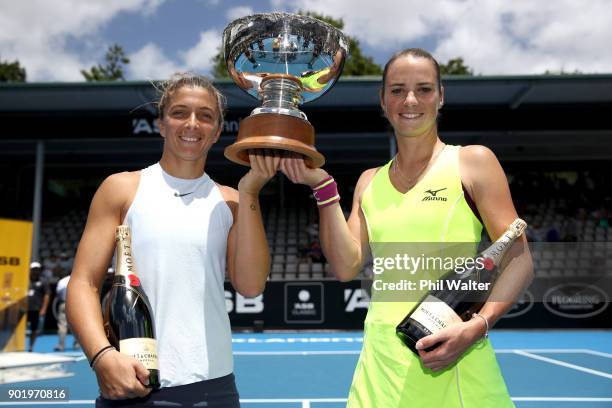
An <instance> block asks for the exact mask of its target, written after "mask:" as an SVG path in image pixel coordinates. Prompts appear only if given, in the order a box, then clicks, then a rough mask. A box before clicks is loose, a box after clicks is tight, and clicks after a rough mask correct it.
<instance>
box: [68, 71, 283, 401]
mask: <svg viewBox="0 0 612 408" xmlns="http://www.w3.org/2000/svg"><path fill="white" fill-rule="evenodd" d="M223 108H224V98H223V96H222V95H221V94H220V93H219V92H218V91H217V89H215V88H214V87H213V85H212V84H211V82H210V81H209V80H208V79H206V78H204V77H201V76H197V75H195V74H177V75H175V76H174V77H173V78H172V79H171V80H169V81H167V82H166V83H165V86H164V92H163V95H162V97H161V99H160V101H159V122H158V124H159V129H160V134H161V135H162V137H163V138H164V148H163V153H162V157H161V160H160V161H159V162H158V163H155V164H153V165H151V166H149V167H147V168H146V169H143V170H141V171H136V172H124V173H118V174H113V175H111V176H110V177H108V178H107V179H106V180H105V181H104V182H103V183H102V185H101V186H100V188H99V189H98V191H97V192H96V194H95V196H94V198H93V201H92V204H91V208H90V212H89V216H88V220H87V225H86V227H85V230H84V232H83V237H82V238H81V242H80V244H79V248H78V251H77V254H76V258H75V263H74V269H73V273H72V278H71V280H70V283H69V287H68V296H67V311H68V319H69V321H70V324H71V326H72V328H73V329H74V332H75V334H76V336H77V337H78V339H79V342H80V343H81V344H82V346H83V350H84V352H85V354H86V355H87V357H88V358H89V359H90V361H91V359H92V358H93V357H94V356H95V355H96V354H97V353H98V352H99V351H100V350H102V349H104V348H105V347H107V346H109V341H108V340H107V338H106V336H105V333H104V330H103V327H102V316H101V313H100V302H99V291H100V286H101V283H102V281H103V279H104V275H105V272H106V269H107V266H108V264H109V263H110V260H111V258H112V255H113V250H114V233H115V227H116V226H117V225H119V224H127V225H129V226H130V227H131V229H132V235H133V239H132V248H133V256H134V261H135V263H136V264H137V265H138V271H139V277H140V279H141V283H142V286H143V288H144V290H145V292H146V293H147V294H148V297H149V300H150V303H151V306H152V309H153V315H154V319H155V325H156V330H157V341H158V358H159V367H160V375H161V385H162V386H161V388H160V389H159V390H158V391H155V392H153V393H150V389H149V388H147V387H146V385H147V384H146V382H147V378H148V370H146V369H145V368H144V366H142V364H141V363H140V362H138V361H137V360H135V359H133V358H131V357H129V356H126V355H124V354H121V353H119V352H117V351H115V350H111V351H110V352H105V353H104V354H101V357H100V358H98V359H96V361H95V362H94V363H95V364H94V366H93V368H94V371H95V373H96V376H97V378H98V384H99V386H100V391H101V394H102V395H101V397H100V398H98V400H97V401H96V405H97V406H118V405H117V404H119V406H120V405H121V404H122V402H121V401H110V400H123V401H124V403H126V404H133V403H139V404H142V405H145V406H146V405H151V406H152V405H154V404H155V401H166V402H177V403H180V404H185V403H188V404H190V405H191V404H200V405H202V404H204V403H205V404H204V405H206V406H208V407H236V406H238V405H239V402H238V393H237V391H236V387H235V382H234V377H233V374H232V371H233V361H232V350H231V331H230V324H229V318H228V315H227V312H226V309H225V296H224V289H223V282H224V280H225V273H226V271H227V275H228V277H229V279H230V281H231V283H232V285H233V286H234V288H235V289H236V290H237V291H238V292H239V293H240V294H242V295H243V296H246V297H254V296H257V295H258V294H260V293H261V292H262V291H263V289H264V286H265V282H266V279H267V276H268V272H269V266H270V254H269V251H268V246H267V241H266V237H265V231H264V227H263V222H262V218H261V212H260V208H259V201H258V195H259V191H260V190H261V188H262V187H263V186H264V184H265V183H266V182H267V181H268V180H269V179H270V178H272V177H273V176H274V175H275V174H276V172H277V170H278V168H279V163H280V159H281V158H280V156H279V155H277V154H276V153H274V152H263V151H260V152H249V153H250V161H251V169H250V170H249V171H248V173H247V174H246V175H245V176H244V177H243V178H242V179H241V180H240V183H239V185H238V190H235V189H233V188H230V187H227V186H222V185H218V184H216V183H215V182H214V181H213V180H212V179H211V178H210V177H209V176H208V174H206V172H205V171H204V167H205V164H206V157H207V154H208V151H209V150H210V148H211V146H212V145H213V144H214V143H215V142H216V141H217V140H218V139H219V135H220V133H221V128H222V124H223Z"/></svg>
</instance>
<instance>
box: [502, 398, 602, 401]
mask: <svg viewBox="0 0 612 408" xmlns="http://www.w3.org/2000/svg"><path fill="white" fill-rule="evenodd" d="M512 401H531V402H610V401H612V398H598V397H512Z"/></svg>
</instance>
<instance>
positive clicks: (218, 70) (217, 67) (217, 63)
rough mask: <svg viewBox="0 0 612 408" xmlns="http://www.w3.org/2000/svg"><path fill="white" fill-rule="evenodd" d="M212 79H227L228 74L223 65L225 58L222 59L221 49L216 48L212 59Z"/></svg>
mask: <svg viewBox="0 0 612 408" xmlns="http://www.w3.org/2000/svg"><path fill="white" fill-rule="evenodd" d="M212 60H213V64H214V65H213V70H212V75H213V77H215V78H217V79H219V78H229V72H227V66H226V65H225V58H223V51H222V50H221V47H219V48H218V51H217V54H216V55H215V56H214V57H213V59H212Z"/></svg>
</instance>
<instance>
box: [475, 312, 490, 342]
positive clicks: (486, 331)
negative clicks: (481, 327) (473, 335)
mask: <svg viewBox="0 0 612 408" xmlns="http://www.w3.org/2000/svg"><path fill="white" fill-rule="evenodd" d="M476 316H478V317H480V318H481V319H482V320H483V321H484V323H485V334H484V335H483V336H482V338H481V339H480V340H484V339H486V338H488V337H489V321H488V320H487V318H486V317H484V316H483V315H481V314H479V313H472V319H473V318H474V317H476Z"/></svg>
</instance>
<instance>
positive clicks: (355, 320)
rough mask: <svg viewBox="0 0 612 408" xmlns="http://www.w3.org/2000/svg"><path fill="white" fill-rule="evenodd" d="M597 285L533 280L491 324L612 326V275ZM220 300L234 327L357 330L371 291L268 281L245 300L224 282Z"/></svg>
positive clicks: (329, 283) (324, 283)
mask: <svg viewBox="0 0 612 408" xmlns="http://www.w3.org/2000/svg"><path fill="white" fill-rule="evenodd" d="M598 283H599V284H598V286H593V285H588V284H584V283H580V282H577V283H571V282H568V280H567V279H563V278H558V279H556V280H553V279H550V278H546V279H544V278H536V279H535V280H534V282H533V283H532V285H531V286H530V287H529V289H528V290H526V291H525V292H524V293H523V295H522V296H521V297H520V299H519V300H518V301H517V302H516V303H515V305H514V306H513V307H512V308H511V309H510V310H509V311H508V313H507V314H506V315H505V316H504V317H503V318H501V319H499V321H498V322H497V323H496V325H495V327H496V328H550V329H554V328H612V307H610V306H609V301H610V299H609V296H607V292H606V290H605V289H603V288H605V287H610V286H611V285H612V277H608V278H606V279H603V280H600V281H599V282H598ZM546 292H549V293H548V295H546V296H544V295H540V293H542V294H544V293H546ZM536 296H539V297H540V298H539V299H538V298H536ZM544 298H545V299H547V300H546V301H543V300H542V299H544ZM225 299H226V307H227V311H228V313H229V316H230V319H231V322H232V326H233V327H234V328H236V329H240V328H249V329H252V328H253V327H257V328H263V329H289V330H290V329H329V330H332V329H339V330H361V329H363V321H364V319H365V316H366V313H367V309H368V305H369V302H370V295H369V293H368V291H367V290H366V289H364V288H363V287H362V283H361V281H352V282H346V283H343V282H336V281H331V280H330V281H297V282H296V281H292V282H281V281H271V282H268V283H267V285H266V289H265V291H264V293H263V294H262V295H260V296H258V297H256V298H253V299H247V298H244V297H243V296H241V295H240V294H238V293H236V292H235V291H234V290H233V288H232V287H231V284H230V283H229V282H226V285H225ZM398 323H399V322H398Z"/></svg>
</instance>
